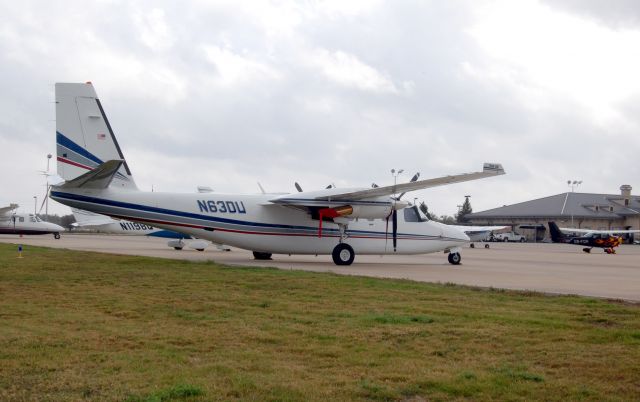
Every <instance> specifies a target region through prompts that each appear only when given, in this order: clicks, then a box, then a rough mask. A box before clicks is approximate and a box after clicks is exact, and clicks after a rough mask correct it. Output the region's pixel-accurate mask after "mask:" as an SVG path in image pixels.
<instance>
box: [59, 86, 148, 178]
mask: <svg viewBox="0 0 640 402" xmlns="http://www.w3.org/2000/svg"><path fill="white" fill-rule="evenodd" d="M56 148H57V153H58V155H57V160H58V175H60V176H61V177H62V178H63V179H65V180H66V181H70V180H74V179H76V178H78V177H79V176H82V175H83V174H85V173H86V172H87V171H91V170H93V169H95V168H97V167H98V166H99V165H102V164H103V163H105V162H106V161H112V160H119V161H122V163H121V165H120V166H119V168H118V170H117V174H116V175H115V176H114V177H113V183H112V185H114V186H117V187H120V188H124V189H130V190H137V187H136V184H135V182H134V180H133V176H132V175H131V170H130V169H129V166H128V165H127V161H126V159H125V158H124V155H123V154H122V150H121V149H120V145H118V141H117V140H116V137H115V134H114V133H113V130H112V129H111V125H110V124H109V120H107V116H106V114H105V113H104V109H103V108H102V104H101V103H100V100H99V99H98V96H97V94H96V91H95V89H94V88H93V85H92V84H91V83H90V82H87V83H86V84H77V83H56Z"/></svg>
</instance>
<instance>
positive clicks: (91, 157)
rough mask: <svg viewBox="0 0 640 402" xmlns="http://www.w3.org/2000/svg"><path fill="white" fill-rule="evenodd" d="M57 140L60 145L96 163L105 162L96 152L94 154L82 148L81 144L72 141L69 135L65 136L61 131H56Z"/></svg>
mask: <svg viewBox="0 0 640 402" xmlns="http://www.w3.org/2000/svg"><path fill="white" fill-rule="evenodd" d="M56 142H57V143H58V144H59V145H62V146H63V147H65V148H68V149H70V150H71V151H73V152H75V153H77V154H79V155H82V156H84V157H85V158H87V159H89V160H92V161H94V162H95V163H97V164H98V165H101V164H103V163H104V162H102V160H100V158H98V157H97V156H95V155H94V154H92V153H91V152H89V151H87V150H86V149H84V148H82V147H81V146H80V145H78V144H76V143H75V142H73V141H71V140H70V139H68V138H67V137H65V136H64V135H63V134H62V133H61V132H59V131H56Z"/></svg>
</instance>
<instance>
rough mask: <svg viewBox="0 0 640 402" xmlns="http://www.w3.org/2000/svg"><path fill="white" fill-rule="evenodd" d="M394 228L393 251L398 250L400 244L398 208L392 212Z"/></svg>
mask: <svg viewBox="0 0 640 402" xmlns="http://www.w3.org/2000/svg"><path fill="white" fill-rule="evenodd" d="M392 225H393V226H392V230H393V251H394V252H395V251H396V247H397V245H398V211H397V210H396V209H394V210H393V212H392Z"/></svg>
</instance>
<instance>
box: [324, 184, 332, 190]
mask: <svg viewBox="0 0 640 402" xmlns="http://www.w3.org/2000/svg"><path fill="white" fill-rule="evenodd" d="M330 188H333V185H332V184H329V185H328V186H327V187H325V190H328V189H330Z"/></svg>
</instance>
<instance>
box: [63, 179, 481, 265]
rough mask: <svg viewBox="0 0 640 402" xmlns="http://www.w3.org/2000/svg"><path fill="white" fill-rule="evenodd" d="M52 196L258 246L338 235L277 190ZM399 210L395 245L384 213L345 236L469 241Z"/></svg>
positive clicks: (265, 248)
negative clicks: (278, 196)
mask: <svg viewBox="0 0 640 402" xmlns="http://www.w3.org/2000/svg"><path fill="white" fill-rule="evenodd" d="M51 197H52V198H53V199H55V200H57V201H60V202H62V203H64V204H66V205H69V206H72V207H76V208H80V209H86V210H89V211H92V212H96V213H100V214H104V215H109V216H112V217H114V218H119V219H126V220H130V221H136V222H139V223H142V224H145V225H150V226H154V227H159V228H163V229H167V230H177V231H180V232H182V233H186V234H189V235H191V236H193V237H197V238H200V239H207V240H211V241H213V242H216V243H224V244H228V245H230V246H234V247H238V248H243V249H247V250H252V251H257V252H265V253H276V254H331V252H332V250H333V249H334V247H335V246H336V244H338V243H339V242H340V237H341V235H340V231H339V227H338V225H337V224H336V223H333V222H329V221H325V222H323V226H322V236H321V237H320V236H319V225H318V224H319V221H318V220H317V219H312V217H311V215H310V214H309V213H307V212H306V211H303V210H298V209H294V208H291V207H287V206H282V205H276V204H273V203H271V202H270V200H271V199H272V198H273V195H262V194H261V195H233V194H217V193H198V194H182V193H160V192H140V191H128V190H119V189H115V188H111V187H110V188H106V189H101V190H91V189H82V190H75V189H57V190H54V191H52V192H51ZM345 203H347V202H345ZM399 212H400V213H399V214H398V230H397V246H396V247H395V250H394V247H393V242H392V238H391V224H390V223H387V222H386V221H385V220H383V219H372V220H368V219H358V220H353V221H351V222H350V223H349V225H348V230H347V231H346V238H345V239H344V240H343V241H344V242H345V243H348V244H349V245H351V246H352V247H353V248H354V249H355V250H357V252H358V253H359V254H394V253H401V254H422V253H430V252H434V251H440V250H444V249H450V248H454V247H459V246H460V245H462V244H464V243H467V242H468V241H469V239H468V237H467V236H466V235H465V234H464V233H462V232H460V231H459V230H455V229H448V228H446V227H442V226H441V225H437V224H434V223H431V222H419V221H416V222H412V221H406V220H405V219H404V216H405V213H403V211H399Z"/></svg>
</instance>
